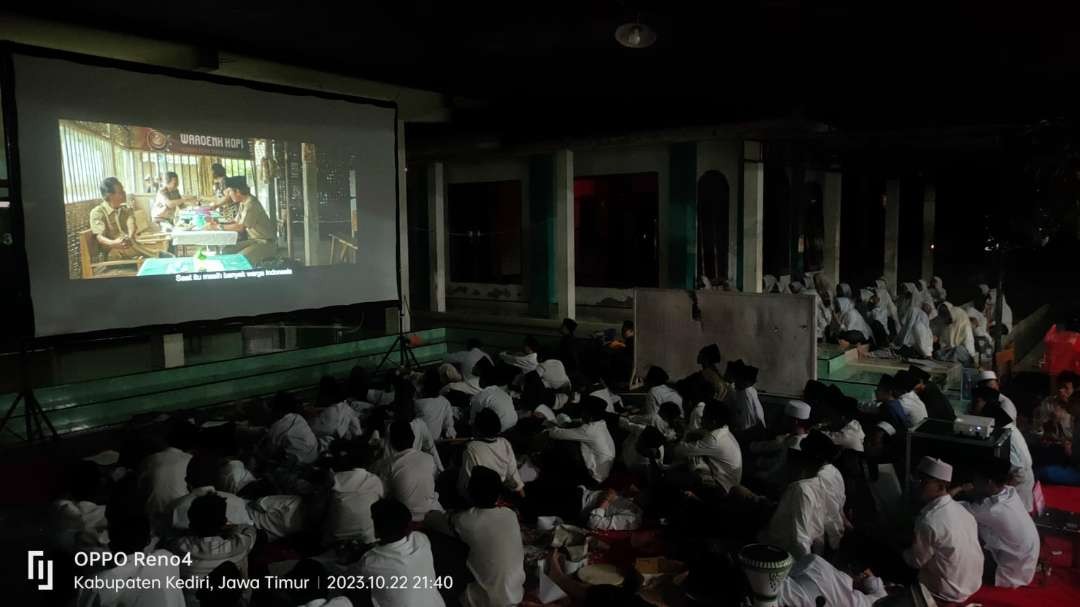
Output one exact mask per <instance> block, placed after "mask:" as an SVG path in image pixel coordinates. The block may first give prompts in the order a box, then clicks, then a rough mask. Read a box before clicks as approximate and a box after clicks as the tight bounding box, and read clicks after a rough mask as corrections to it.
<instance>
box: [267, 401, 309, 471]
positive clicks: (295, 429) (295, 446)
mask: <svg viewBox="0 0 1080 607" xmlns="http://www.w3.org/2000/svg"><path fill="white" fill-rule="evenodd" d="M265 441H266V445H267V448H268V449H269V451H270V453H271V454H272V455H274V456H278V457H288V458H291V459H294V460H295V461H296V462H298V463H301V464H310V463H312V462H314V461H315V460H316V459H318V457H319V441H318V439H316V438H315V433H314V432H312V431H311V426H309V425H308V423H307V420H306V419H304V418H303V417H301V416H300V414H299V413H287V414H285V415H283V416H282V417H281V419H279V420H277V421H276V422H274V423H273V424H272V425H271V426H270V429H269V430H267V431H266V438H265Z"/></svg>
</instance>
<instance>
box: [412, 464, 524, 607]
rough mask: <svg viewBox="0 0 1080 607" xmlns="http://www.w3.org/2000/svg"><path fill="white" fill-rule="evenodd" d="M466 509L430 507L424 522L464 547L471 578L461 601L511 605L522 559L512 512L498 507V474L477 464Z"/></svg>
mask: <svg viewBox="0 0 1080 607" xmlns="http://www.w3.org/2000/svg"><path fill="white" fill-rule="evenodd" d="M468 491H469V500H470V502H471V503H472V504H473V507H472V508H469V509H468V510H464V511H462V512H454V513H452V514H446V513H443V512H432V513H431V514H429V515H428V517H427V519H426V520H425V525H427V526H428V527H430V528H432V529H434V530H436V531H439V532H441V533H444V534H447V535H450V536H453V537H457V538H459V539H461V541H463V542H465V544H466V545H468V547H469V556H468V561H467V563H468V567H469V571H470V572H471V573H472V574H473V576H474V577H475V581H473V582H472V583H470V584H469V585H468V587H467V588H466V589H465V596H464V600H463V603H464V604H466V605H517V604H519V603H521V601H522V599H523V598H524V596H525V588H524V587H525V569H524V568H523V562H524V559H525V554H524V548H523V546H522V542H521V526H520V524H519V523H518V518H517V514H516V513H515V512H514V511H513V510H510V509H509V508H503V507H500V506H498V504H497V502H498V499H499V494H500V493H501V491H502V479H501V478H500V477H499V474H498V473H497V472H495V471H494V470H491V469H489V468H485V467H483V466H479V467H476V468H474V469H473V471H472V475H471V476H470V478H469V487H468Z"/></svg>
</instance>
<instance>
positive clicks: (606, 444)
mask: <svg viewBox="0 0 1080 607" xmlns="http://www.w3.org/2000/svg"><path fill="white" fill-rule="evenodd" d="M548 436H550V437H551V438H554V439H556V440H568V441H575V442H579V443H581V459H582V460H584V462H585V468H587V469H588V470H589V474H591V475H592V477H593V480H595V481H596V482H598V483H602V482H604V481H605V480H607V477H608V475H609V474H611V465H612V464H613V463H614V462H615V441H614V440H612V438H611V433H610V432H608V429H607V423H605V422H604V421H603V420H597V421H594V422H589V423H587V424H582V425H581V426H579V427H577V428H553V429H552V430H551V431H550V433H549V434H548Z"/></svg>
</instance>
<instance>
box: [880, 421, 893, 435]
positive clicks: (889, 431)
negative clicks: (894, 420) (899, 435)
mask: <svg viewBox="0 0 1080 607" xmlns="http://www.w3.org/2000/svg"><path fill="white" fill-rule="evenodd" d="M877 427H878V428H881V429H882V430H883V431H884V432H885V434H888V435H889V436H895V435H896V428H894V427H893V425H892V424H890V423H889V422H878V423H877Z"/></svg>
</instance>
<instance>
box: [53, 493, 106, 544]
mask: <svg viewBox="0 0 1080 607" xmlns="http://www.w3.org/2000/svg"><path fill="white" fill-rule="evenodd" d="M50 510H51V512H50V516H49V519H50V520H49V526H50V529H49V537H50V539H51V540H52V543H53V544H55V545H56V546H57V547H59V548H61V549H62V550H64V551H65V552H69V553H71V552H75V551H77V550H93V549H95V548H104V547H106V546H108V545H109V521H108V519H106V518H105V506H103V505H100V504H95V503H94V502H87V501H79V502H73V501H71V500H57V501H55V502H53V503H52V504H50Z"/></svg>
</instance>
